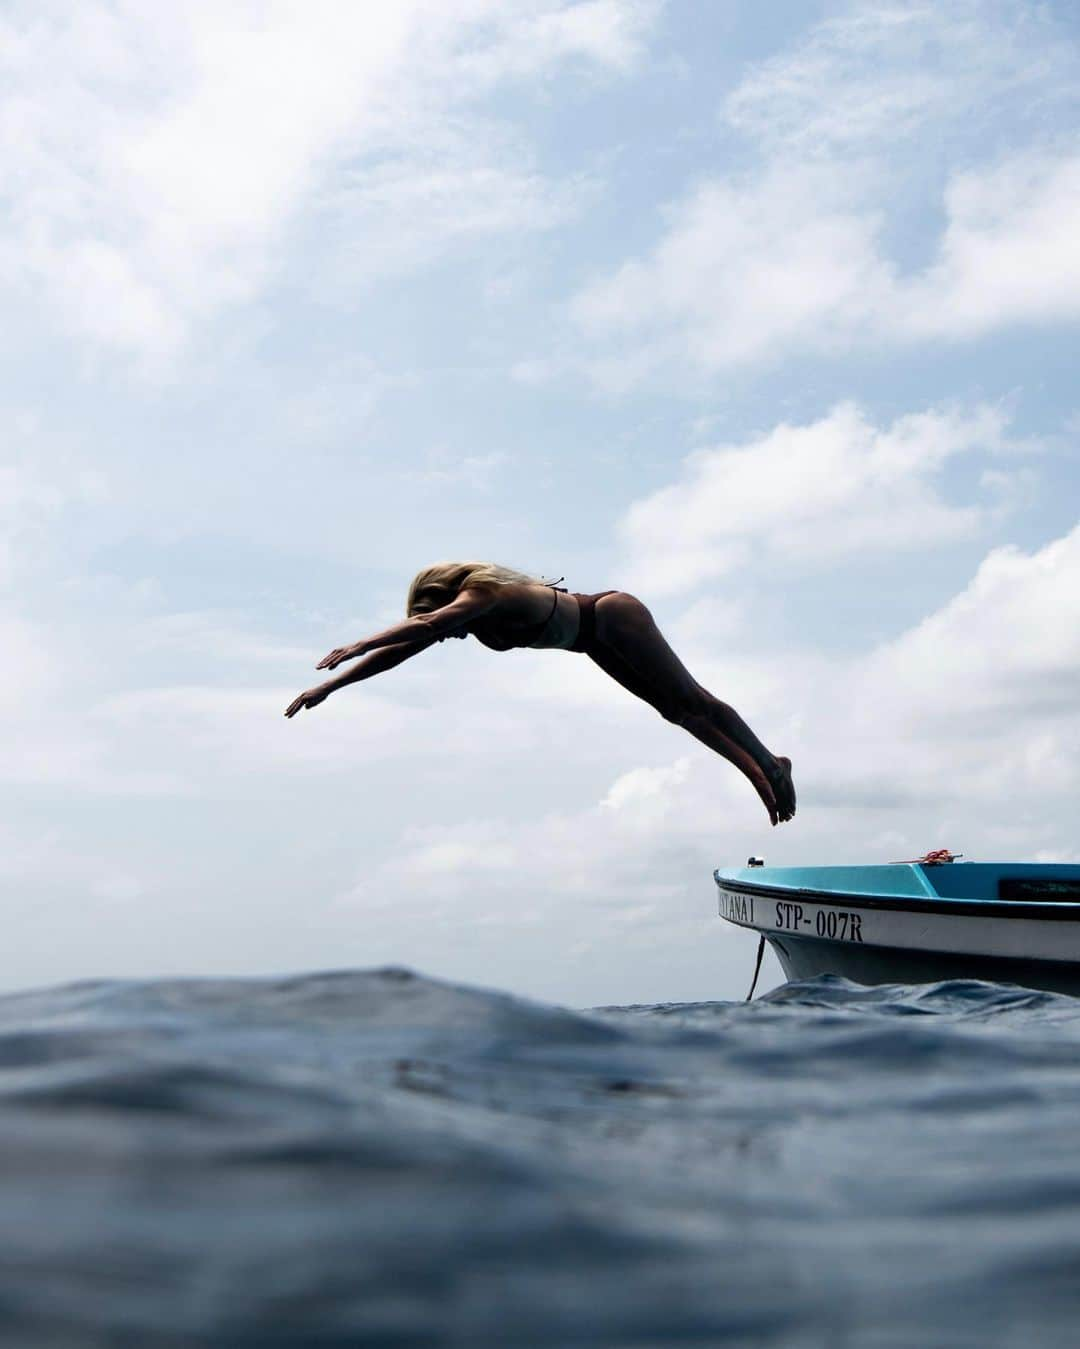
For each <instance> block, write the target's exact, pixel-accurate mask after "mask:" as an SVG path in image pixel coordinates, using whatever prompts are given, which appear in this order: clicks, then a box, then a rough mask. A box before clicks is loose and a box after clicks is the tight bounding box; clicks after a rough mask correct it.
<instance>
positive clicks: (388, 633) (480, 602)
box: [315, 588, 495, 673]
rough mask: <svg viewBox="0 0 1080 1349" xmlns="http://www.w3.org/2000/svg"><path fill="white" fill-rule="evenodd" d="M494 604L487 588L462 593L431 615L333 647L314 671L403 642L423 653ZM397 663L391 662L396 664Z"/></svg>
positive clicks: (407, 619)
mask: <svg viewBox="0 0 1080 1349" xmlns="http://www.w3.org/2000/svg"><path fill="white" fill-rule="evenodd" d="M494 605H495V596H494V595H493V594H492V592H491V591H490V590H489V589H487V588H485V589H479V588H476V589H470V590H463V591H461V593H460V594H459V595H457V596H456V597H455V598H454V600H453V601H452V602H451V603H450V604H445V605H443V607H442V608H441V609H436V610H434V611H433V612H432V613H430V614H416V615H414V616H413V617H412V618H406V619H405V620H404V621H403V622H401V623H395V624H394V625H393V627H390V628H386V629H384V630H383V631H382V632H377V633H375V634H374V635H373V636H371V637H361V638H360V640H359V641H358V642H353V643H351V644H350V645H349V646H338V647H335V648H334V650H333V651H331V652H330V654H329V655H328V656H323V658H322V660H321V661H319V663H318V665H316V667H315V668H316V670H334V669H336V668H337V667H338V666H339V665H340V664H341V663H342V662H343V661H346V660H355V659H356V657H357V656H363V655H365V654H366V653H367V652H369V651H376V650H378V648H380V647H385V646H397V645H398V644H399V643H401V642H406V641H412V642H416V641H419V642H420V643H421V644H420V645H419V646H417V650H422V649H423V647H424V646H430V645H431V643H432V642H437V641H438V640H439V639H440V638H441V637H448V636H449V635H450V634H451V633H452V632H454V631H455V630H456V629H458V628H461V627H464V626H465V624H466V623H469V622H470V621H471V620H472V619H474V618H479V617H480V615H481V614H486V613H487V612H488V610H489V609H492V608H494ZM410 655H415V652H410ZM398 663H399V662H398V661H395V662H394V664H395V665H397V664H398ZM373 673H374V672H373Z"/></svg>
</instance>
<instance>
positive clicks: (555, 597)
mask: <svg viewBox="0 0 1080 1349" xmlns="http://www.w3.org/2000/svg"><path fill="white" fill-rule="evenodd" d="M565 579H566V578H565V577H563V576H560V577H559V581H563V580H565ZM549 584H550V586H551V592H552V593H551V608H550V609H549V610H548V612H547V614H546V615H545V616H544V617H543V618H542V619H540V620H539V622H536V623H527V624H525V625H524V626H518V625H516V624H515V625H514V626H513V627H512V628H510V627H509V625H507V626H506V627H504V628H502V632H507V635H509V633H512V634H513V640H512V641H509V642H507V643H506V645H505V646H502V647H499V648H497V649H500V650H503V651H509V650H511V649H512V648H513V647H519V646H532V644H533V643H534V642H535V641H537V640H538V638H539V637H540V636H541V634H542V633H543V632H544V630H545V629H546V627H547V625H548V624H549V623H550V622H551V620H552V619H553V618H554V617H555V610H556V609H557V608H558V607H559V595H560V594H562V595H566V594H568V593H569V592H568V591H567V589H566V587H565V586H561V585H559V583H558V581H554V582H550V583H549ZM474 631H475V629H474ZM500 635H502V634H501V633H500ZM485 644H486V645H489V646H493V645H494V643H493V642H492V640H491V637H490V636H489V637H488V640H487V642H486V643H485Z"/></svg>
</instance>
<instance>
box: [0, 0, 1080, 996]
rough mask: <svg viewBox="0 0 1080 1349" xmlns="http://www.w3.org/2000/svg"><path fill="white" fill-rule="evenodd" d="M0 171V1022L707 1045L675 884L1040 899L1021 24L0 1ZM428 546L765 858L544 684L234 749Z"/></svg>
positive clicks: (558, 4) (1064, 82)
mask: <svg viewBox="0 0 1080 1349" xmlns="http://www.w3.org/2000/svg"><path fill="white" fill-rule="evenodd" d="M0 163H2V165H3V169H4V172H3V175H2V178H0V216H2V228H0V296H2V303H3V308H4V322H3V324H2V326H0V651H2V653H3V673H2V677H0V743H2V745H3V752H2V753H0V793H2V797H3V808H2V810H0V892H2V893H3V896H4V909H5V912H6V915H7V923H6V928H5V938H4V950H5V959H4V962H3V967H2V974H0V987H2V988H17V987H26V986H29V985H36V984H47V983H55V982H59V981H64V980H72V979H83V978H104V977H134V978H142V977H151V976H157V975H165V974H184V975H198V976H213V977H216V976H220V975H257V974H268V973H276V972H282V971H298V970H310V969H326V968H346V967H371V966H378V965H387V964H391V965H403V966H409V967H411V968H414V969H417V970H420V971H422V972H423V973H426V974H430V975H435V976H438V977H442V978H448V979H453V980H457V981H464V982H470V983H476V984H483V985H487V986H494V987H499V988H505V989H508V990H510V991H513V992H516V993H520V994H524V995H528V996H534V997H539V998H545V999H552V1000H558V1001H562V1002H566V1003H570V1004H573V1005H578V1006H588V1005H596V1004H603V1003H634V1002H658V1001H678V1002H685V1001H693V1000H698V999H715V998H736V997H741V996H742V995H743V994H744V993H745V990H746V987H747V986H748V984H749V979H750V974H751V971H752V965H753V955H754V946H755V943H754V939H753V937H752V936H751V935H750V934H748V933H745V932H742V931H740V930H737V929H735V928H733V927H730V926H728V925H727V924H725V923H723V922H722V921H721V920H720V919H719V918H718V917H717V914H716V896H715V888H714V886H713V882H712V871H713V869H714V868H715V867H718V866H730V865H741V864H742V863H743V862H744V861H745V859H746V857H747V856H749V855H750V854H758V855H761V856H764V857H765V858H766V860H767V861H768V862H770V863H773V864H776V865H782V864H791V865H795V864H828V863H840V862H888V861H894V860H897V859H901V858H908V857H914V856H918V855H921V854H922V853H924V852H926V851H927V850H929V849H931V848H938V847H949V848H951V849H952V850H953V851H956V852H961V853H963V854H964V855H965V856H967V857H969V858H977V859H981V860H1008V859H1028V860H1045V861H1059V860H1060V861H1080V838H1078V835H1077V829H1076V816H1077V805H1078V802H1080V769H1078V766H1077V765H1078V751H1080V674H1078V671H1080V454H1078V450H1077V444H1078V440H1080V390H1078V386H1077V378H1076V370H1077V366H1078V346H1077V337H1078V328H1080V15H1078V13H1077V10H1076V7H1075V6H1074V5H1072V4H1070V3H1068V2H1067V0H1047V2H1046V3H1027V2H1025V0H1010V3H997V0H932V2H928V3H925V4H924V3H921V2H920V0H903V2H900V0H865V2H863V0H856V2H854V3H826V2H825V0H822V2H820V3H819V2H818V0H799V3H794V2H793V0H771V3H770V4H768V5H761V4H750V3H746V2H745V0H720V2H718V3H716V4H709V5H703V4H700V3H697V0H667V2H666V3H665V2H664V0H452V3H447V0H396V2H395V4H394V5H393V6H388V5H380V6H375V5H354V4H348V3H345V2H344V0H304V3H303V4H300V3H286V2H285V0H213V3H209V2H207V3H203V0H184V2H183V3H181V4H177V5H173V6H169V7H167V9H162V8H161V7H155V8H154V9H153V12H152V13H151V11H150V9H148V8H147V7H146V6H145V5H142V4H138V3H135V0H110V2H109V3H104V2H103V0H85V3H83V4H81V5H79V6H71V5H67V4H59V3H51V2H50V0H33V3H30V2H29V0H11V2H10V3H8V4H6V5H5V6H4V8H3V11H2V13H0ZM459 557H465V558H474V557H476V558H492V559H495V560H497V561H499V562H502V563H504V564H506V565H509V566H513V567H516V568H520V569H523V570H525V571H528V572H532V573H542V574H545V575H548V576H565V577H566V581H567V584H568V585H569V586H570V588H571V589H573V590H580V591H598V590H604V589H613V588H619V589H625V590H629V591H631V592H632V593H634V594H637V595H638V596H639V597H640V598H641V599H642V600H643V601H644V602H645V603H646V604H648V605H649V606H650V608H651V609H652V611H653V613H654V614H655V616H656V618H657V621H658V622H659V624H660V625H661V627H662V629H663V630H664V632H665V633H666V634H667V635H668V637H669V639H670V640H671V642H672V644H673V645H674V646H675V648H676V649H677V650H678V651H679V653H680V654H681V655H682V657H683V659H684V660H685V662H686V663H687V665H688V666H689V667H690V669H691V670H692V671H693V673H694V674H695V675H696V676H697V677H698V679H699V680H701V681H702V682H703V683H705V684H706V685H707V686H708V687H709V688H711V689H712V691H713V692H714V693H715V694H716V695H717V696H718V697H721V698H723V699H725V700H726V701H727V702H729V703H731V704H733V705H734V706H735V707H736V708H738V709H739V711H740V712H742V714H743V715H744V716H745V717H746V718H747V720H748V721H749V722H750V723H751V725H752V726H753V727H754V728H755V730H756V731H757V732H758V734H759V735H760V736H761V738H762V739H763V740H764V741H765V743H766V744H767V745H769V747H770V748H771V749H773V750H774V751H775V752H777V753H784V754H788V755H790V757H791V758H792V759H793V761H794V766H795V781H796V785H797V787H798V791H799V811H798V815H797V816H796V818H795V820H794V821H792V822H791V823H790V824H787V825H783V826H781V827H779V828H777V829H775V830H774V829H772V828H770V826H769V823H768V820H767V818H766V816H765V814H764V812H763V810H762V808H761V805H760V803H759V802H758V800H757V797H756V796H755V794H754V792H753V791H752V789H751V788H750V787H749V786H748V784H747V783H746V782H745V781H744V780H743V779H742V778H741V776H739V774H738V773H736V772H735V771H734V770H733V769H732V768H731V767H730V766H729V765H727V764H726V763H725V762H723V761H722V760H720V759H719V758H717V757H716V756H715V755H712V754H710V752H709V751H708V750H706V749H705V748H704V747H703V746H701V745H699V744H698V743H697V742H696V741H694V740H692V739H691V738H690V737H688V736H687V735H686V734H685V733H684V732H682V731H681V730H679V729H678V728H676V727H674V726H672V725H669V724H668V723H666V722H664V721H662V720H661V719H660V718H659V717H657V716H656V714H655V713H654V712H652V711H651V710H650V709H649V708H647V707H645V706H644V705H643V704H641V703H638V702H636V701H635V700H634V699H633V698H631V697H630V696H629V695H628V694H626V693H625V692H624V691H623V690H621V689H620V688H618V687H617V686H616V685H615V684H613V683H612V682H611V681H609V680H607V679H606V677H605V676H604V675H602V673H601V672H600V671H599V670H598V669H597V668H596V667H595V666H593V665H592V664H591V662H589V661H588V660H587V659H586V658H583V657H580V656H573V655H571V654H568V653H565V652H560V651H549V652H542V651H541V652H535V651H512V652H508V653H505V654H503V655H495V654H493V653H491V652H489V651H486V650H485V649H483V648H481V647H480V646H479V644H477V643H475V642H471V641H470V642H467V643H448V644H446V645H445V646H440V647H438V648H437V649H434V650H432V651H430V652H427V653H425V654H423V655H422V656H421V657H419V658H418V659H416V660H415V661H413V662H411V663H410V664H409V665H407V666H403V667H401V668H399V669H397V670H395V671H393V672H392V673H390V674H388V675H386V676H383V677H382V678H380V679H378V680H374V681H372V682H370V683H364V684H362V685H358V686H353V687H351V688H348V689H345V690H343V691H342V692H341V693H339V694H337V695H335V696H334V697H333V698H331V699H330V700H329V701H327V702H326V703H324V704H323V705H322V706H321V707H319V708H317V709H315V710H313V711H311V712H307V713H302V714H301V715H300V716H298V717H297V718H296V719H295V720H293V721H286V720H285V719H284V717H283V716H282V711H283V709H284V707H285V706H286V704H287V703H288V702H289V701H290V700H291V698H292V697H293V696H295V694H296V693H298V692H299V691H301V690H302V689H304V688H306V687H309V686H310V685H311V684H312V683H314V682H317V679H318V678H319V677H318V676H316V675H315V674H314V672H313V666H314V664H315V663H316V661H317V660H318V659H319V658H320V657H321V656H322V655H324V654H325V653H326V652H328V651H329V650H330V649H332V648H333V647H335V646H339V645H341V644H343V643H344V642H346V641H352V640H355V639H357V638H358V637H360V636H362V635H364V634H365V633H367V632H371V631H373V630H376V629H378V628H381V627H384V626H386V625H387V624H388V623H391V622H394V621H396V620H397V618H399V617H400V616H401V615H402V613H403V604H404V597H405V592H406V589H407V586H408V582H409V579H410V578H411V576H412V575H413V573H414V572H415V571H416V570H418V569H419V568H420V567H421V566H424V565H426V564H428V563H430V562H433V561H437V560H440V559H444V558H459ZM780 978H781V975H780V972H779V967H778V966H777V965H776V964H775V963H773V961H772V958H771V957H770V958H769V961H768V962H767V964H766V968H765V971H764V973H763V986H766V987H767V986H768V985H769V984H770V983H773V984H775V983H776V982H778V981H779V979H780Z"/></svg>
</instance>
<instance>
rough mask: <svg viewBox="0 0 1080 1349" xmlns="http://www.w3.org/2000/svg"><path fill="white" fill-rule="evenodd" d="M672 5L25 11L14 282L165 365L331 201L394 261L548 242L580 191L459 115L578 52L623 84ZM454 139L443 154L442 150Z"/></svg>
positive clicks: (73, 326) (10, 222)
mask: <svg viewBox="0 0 1080 1349" xmlns="http://www.w3.org/2000/svg"><path fill="white" fill-rule="evenodd" d="M653 10H654V7H653V6H649V5H646V4H643V3H640V2H637V3H635V0H591V3H581V4H566V3H562V2H561V0H519V3H517V4H515V5H512V6H510V7H506V6H500V5H497V4H495V3H494V0H470V3H468V4H466V5H464V6H458V7H456V8H455V11H454V13H453V14H449V13H448V12H447V11H446V9H445V7H443V6H440V5H436V4H432V3H430V2H429V0H402V3H399V4H395V5H391V6H382V7H378V6H376V7H373V6H370V5H368V6H342V5H340V4H338V3H335V2H334V0H312V3H311V4H307V5H305V6H303V7H302V8H298V7H297V6H295V5H292V4H287V3H281V2H279V0H276V2H273V3H270V4H267V5H261V6H250V5H246V4H241V3H234V4H226V5H215V4H209V3H205V2H204V0H197V2H196V3H193V4H188V5H184V6H181V7H179V8H171V9H169V10H168V11H167V12H158V11H156V10H155V12H154V13H153V15H150V14H149V13H148V12H147V11H146V10H145V8H143V7H140V6H138V5H136V4H134V3H131V0H121V3H118V4H111V5H106V4H104V3H93V4H89V5H84V6H82V7H80V8H79V9H78V10H77V11H71V12H66V11H64V12H61V11H48V10H46V11H41V10H40V7H36V6H31V5H29V4H25V3H23V4H16V5H14V6H11V7H8V9H7V11H6V12H5V15H4V17H3V18H2V19H0V79H2V81H3V86H4V90H5V92H4V94H3V96H0V150H2V152H3V154H4V160H5V193H4V195H3V197H0V215H2V218H3V223H4V236H5V242H4V244H3V246H2V247H0V286H3V287H4V288H6V289H7V290H8V292H9V296H19V297H21V298H22V299H23V301H24V302H25V303H35V302H36V301H37V300H39V299H41V298H44V299H45V301H46V302H47V304H48V305H49V306H50V307H51V309H52V310H53V312H54V313H55V314H56V316H57V317H58V319H59V321H60V322H61V324H62V326H63V327H64V328H65V329H66V330H67V331H68V332H70V333H73V334H75V335H76V336H78V337H80V338H82V339H83V340H85V341H88V342H89V343H90V344H91V345H93V346H102V347H105V348H118V349H121V350H127V351H133V352H136V353H139V354H141V355H142V356H144V357H145V358H147V359H148V360H157V361H159V362H160V361H164V360H167V359H168V358H169V356H170V355H172V354H174V353H175V352H176V351H177V349H178V348H180V347H181V346H182V344H183V343H184V341H185V340H186V337H187V336H188V334H189V332H190V331H191V329H192V328H193V327H194V326H195V325H197V324H199V323H201V322H204V321H206V320H208V319H209V318H210V317H212V316H213V315H214V314H216V313H217V312H219V311H221V310H222V309H224V308H228V307H229V306H232V305H236V304H242V303H244V302H247V301H250V300H251V299H252V298H253V297H254V296H256V295H257V294H259V293H260V292H261V291H262V290H263V289H264V288H265V287H266V286H267V285H268V284H269V283H270V281H271V280H272V278H273V277H274V276H275V275H276V273H277V272H278V270H279V268H280V266H281V262H282V250H283V247H284V243H285V240H286V236H287V233H288V231H290V230H292V229H295V228H297V227H298V222H299V220H300V219H301V217H303V216H304V213H305V212H307V211H308V210H309V209H310V208H312V207H313V206H314V207H315V208H316V214H317V213H318V210H319V209H321V210H322V211H323V212H325V211H326V209H327V203H328V202H334V203H335V204H336V209H338V210H343V209H346V208H347V209H348V212H349V215H350V219H351V222H352V225H353V227H354V228H356V227H359V226H361V225H362V226H364V227H366V228H369V229H371V230H372V232H373V235H374V238H375V242H376V243H377V244H378V245H379V247H381V248H382V249H383V250H384V251H386V249H387V248H388V240H389V239H391V238H392V237H393V236H394V235H395V234H398V233H400V232H401V231H402V230H403V229H405V227H406V225H408V228H407V229H405V232H406V234H407V235H409V236H410V237H409V239H408V255H409V256H410V257H411V256H413V255H414V254H415V253H416V252H417V251H419V252H420V253H421V254H422V255H424V256H425V257H427V256H430V255H431V254H432V253H433V252H435V251H437V248H438V247H439V246H440V244H439V241H441V242H442V243H443V244H445V243H446V242H447V241H448V240H452V239H453V238H455V237H460V236H462V235H470V234H475V233H488V232H498V231H503V230H517V231H520V230H522V229H527V228H534V227H537V228H542V227H544V226H545V224H550V223H551V222H553V221H555V220H558V219H561V218H563V213H565V211H566V210H568V209H571V198H569V197H566V196H564V195H562V194H560V192H559V191H557V190H554V189H549V190H546V189H545V184H544V182H543V179H542V178H541V177H540V175H539V174H537V173H536V172H534V171H529V170H522V169H520V168H519V169H517V170H515V169H514V168H513V167H512V165H511V161H510V158H509V156H506V155H502V154H501V153H500V154H496V156H495V158H491V157H490V156H489V155H488V153H487V149H488V147H489V146H492V145H494V146H496V147H498V146H499V144H500V137H499V135H498V133H497V131H496V132H494V133H493V131H492V127H496V126H497V124H496V123H488V122H486V121H484V120H483V119H482V118H481V117H479V116H478V115H476V114H473V115H471V116H466V117H465V118H464V120H461V121H460V125H459V126H458V127H457V128H455V127H454V114H453V112H452V110H453V109H454V108H455V106H457V105H458V104H460V103H461V102H462V101H464V103H466V104H468V103H469V102H470V101H475V100H477V99H478V98H479V97H480V96H481V95H482V94H483V93H484V92H485V91H488V92H490V91H491V90H492V89H494V88H495V86H496V85H497V84H498V83H499V82H500V81H501V80H503V79H511V78H513V79H526V78H530V77H533V76H535V75H536V74H538V73H541V72H544V71H547V70H550V69H551V68H552V67H553V66H556V65H558V64H559V63H562V62H566V61H578V62H581V61H584V62H586V63H587V64H592V65H593V66H596V67H602V68H605V69H609V70H612V71H615V72H619V71H625V70H626V69H628V68H629V66H630V65H631V64H633V62H634V60H636V59H637V55H638V54H639V52H640V50H641V44H642V41H643V37H644V34H645V32H646V31H647V29H648V25H649V23H650V22H651V14H652V13H653ZM459 120H460V119H459ZM448 139H449V141H450V142H451V143H452V144H451V151H452V152H451V153H449V154H447V155H445V156H444V157H443V158H442V159H439V158H438V157H436V156H435V155H433V154H432V152H431V147H432V145H433V144H434V145H438V144H440V143H441V144H442V145H443V146H444V148H445V146H446V144H447V141H448ZM466 146H467V147H468V153H466V152H465V148H464V147H466ZM343 170H346V171H347V174H348V176H347V179H346V180H345V189H346V190H344V191H342V182H341V179H340V175H341V173H342V171H343ZM465 206H468V208H469V209H468V210H463V209H462V208H463V207H465ZM418 215H420V216H422V217H425V218H426V225H425V226H424V228H423V229H421V227H420V226H419V225H417V224H416V223H414V222H415V220H416V217H417V216H418ZM420 234H423V238H422V239H418V236H419V235H420ZM380 238H381V243H379V240H380ZM403 248H404V245H399V256H404V253H402V252H401V249H403Z"/></svg>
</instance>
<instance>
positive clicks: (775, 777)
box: [770, 754, 795, 823]
mask: <svg viewBox="0 0 1080 1349" xmlns="http://www.w3.org/2000/svg"><path fill="white" fill-rule="evenodd" d="M770 784H771V786H772V789H773V794H774V795H775V797H776V811H777V814H778V816H779V817H780V821H781V823H783V822H784V821H786V820H790V819H791V818H792V816H793V815H794V814H795V784H794V782H792V780H791V760H790V759H786V758H784V756H783V755H782V754H778V755H777V756H776V772H775V773H773V774H771V775H770Z"/></svg>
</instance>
